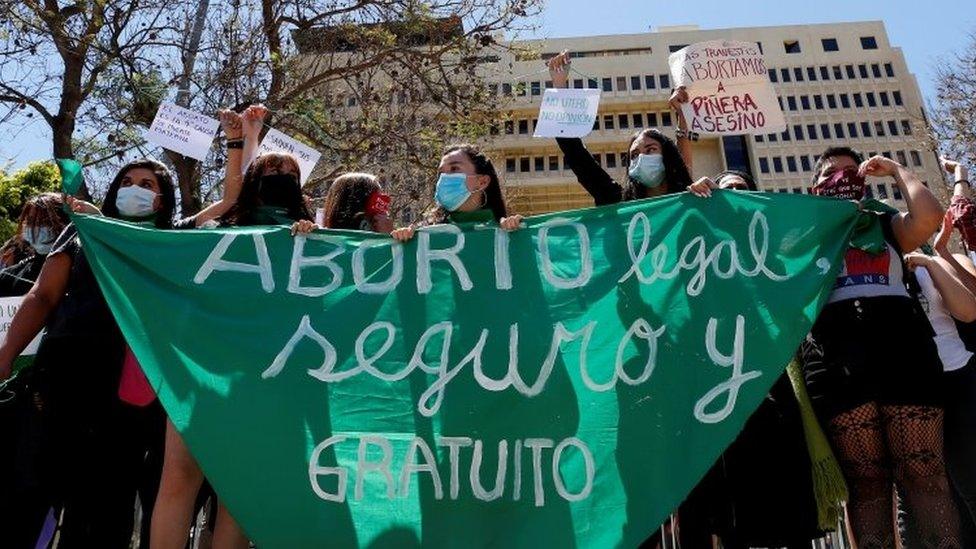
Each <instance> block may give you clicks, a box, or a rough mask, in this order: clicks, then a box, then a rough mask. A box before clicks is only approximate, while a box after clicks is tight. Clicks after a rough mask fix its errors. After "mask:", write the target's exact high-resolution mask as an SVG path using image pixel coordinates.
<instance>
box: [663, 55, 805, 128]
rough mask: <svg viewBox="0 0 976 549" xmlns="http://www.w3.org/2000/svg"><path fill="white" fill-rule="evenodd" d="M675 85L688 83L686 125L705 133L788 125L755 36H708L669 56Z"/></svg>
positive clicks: (686, 86) (685, 105)
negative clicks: (734, 38)
mask: <svg viewBox="0 0 976 549" xmlns="http://www.w3.org/2000/svg"><path fill="white" fill-rule="evenodd" d="M668 63H669V64H670V65H671V77H672V78H673V79H674V82H675V86H676V87H677V86H684V87H685V88H686V89H687V91H688V102H687V103H685V104H684V105H682V109H681V110H682V112H683V113H684V116H685V120H686V121H687V122H688V129H689V130H691V131H693V132H698V133H700V134H704V135H744V134H763V133H775V132H780V131H783V130H784V129H786V120H785V119H784V118H783V111H782V109H780V107H779V102H778V100H777V99H776V91H775V90H773V85H772V84H770V82H769V76H768V74H767V71H766V62H765V61H764V60H763V55H762V52H761V51H760V50H759V46H758V45H757V44H756V43H755V42H737V41H731V40H709V41H708V42H699V43H697V44H692V45H690V46H687V47H685V48H682V49H680V50H678V51H676V52H674V53H672V54H671V56H670V57H669V58H668Z"/></svg>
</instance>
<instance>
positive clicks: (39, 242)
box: [20, 227, 54, 255]
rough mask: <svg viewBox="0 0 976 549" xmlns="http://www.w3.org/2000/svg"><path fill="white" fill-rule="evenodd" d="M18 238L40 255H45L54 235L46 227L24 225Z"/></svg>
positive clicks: (49, 249) (48, 250) (49, 248)
mask: <svg viewBox="0 0 976 549" xmlns="http://www.w3.org/2000/svg"><path fill="white" fill-rule="evenodd" d="M20 238H21V239H23V241H24V242H26V243H27V244H29V245H30V247H31V248H34V251H35V252H37V253H38V254H40V255H47V253H48V252H50V251H51V244H53V243H54V235H52V234H51V229H48V228H47V227H37V228H33V227H24V232H22V233H21V234H20Z"/></svg>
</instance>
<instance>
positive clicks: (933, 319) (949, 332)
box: [915, 267, 973, 372]
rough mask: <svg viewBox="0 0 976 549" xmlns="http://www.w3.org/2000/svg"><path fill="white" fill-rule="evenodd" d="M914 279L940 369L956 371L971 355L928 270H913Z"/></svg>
mask: <svg viewBox="0 0 976 549" xmlns="http://www.w3.org/2000/svg"><path fill="white" fill-rule="evenodd" d="M915 278H916V279H917V280H918V285H919V286H921V288H922V295H921V296H919V297H920V299H919V301H921V302H922V308H924V309H925V314H926V315H927V316H928V317H929V322H930V323H931V324H932V329H933V330H934V331H935V345H936V347H938V348H939V358H940V359H941V360H942V368H943V369H944V370H945V371H947V372H951V371H953V370H958V369H959V368H962V367H963V366H965V365H966V364H968V363H969V360H970V359H971V358H973V353H971V352H969V351H968V350H966V344H965V343H963V341H962V339H960V338H959V331H958V330H956V323H955V322H954V321H953V320H952V315H950V314H949V310H948V309H947V308H946V304H945V301H943V299H942V296H941V295H940V294H939V291H938V290H937V289H936V287H935V283H934V282H932V277H931V276H930V275H929V271H928V269H926V268H925V267H919V268H917V269H915Z"/></svg>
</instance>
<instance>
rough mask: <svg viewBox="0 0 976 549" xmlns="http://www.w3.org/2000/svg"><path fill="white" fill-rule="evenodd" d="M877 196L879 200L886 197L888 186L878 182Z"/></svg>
mask: <svg viewBox="0 0 976 549" xmlns="http://www.w3.org/2000/svg"><path fill="white" fill-rule="evenodd" d="M878 198H880V199H881V200H884V199H885V198H888V187H887V186H886V185H885V184H884V183H878Z"/></svg>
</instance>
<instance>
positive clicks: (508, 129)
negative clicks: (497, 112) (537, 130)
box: [505, 120, 515, 135]
mask: <svg viewBox="0 0 976 549" xmlns="http://www.w3.org/2000/svg"><path fill="white" fill-rule="evenodd" d="M514 133H515V121H513V120H506V121H505V135H513V134H514Z"/></svg>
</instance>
